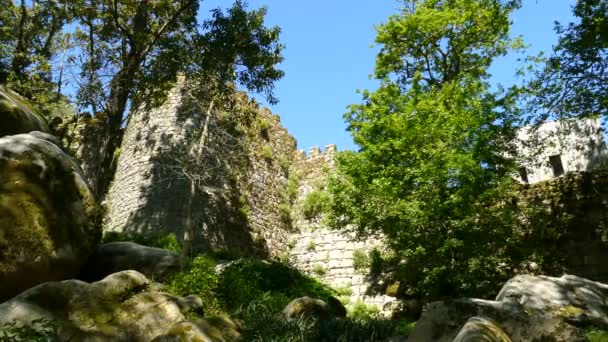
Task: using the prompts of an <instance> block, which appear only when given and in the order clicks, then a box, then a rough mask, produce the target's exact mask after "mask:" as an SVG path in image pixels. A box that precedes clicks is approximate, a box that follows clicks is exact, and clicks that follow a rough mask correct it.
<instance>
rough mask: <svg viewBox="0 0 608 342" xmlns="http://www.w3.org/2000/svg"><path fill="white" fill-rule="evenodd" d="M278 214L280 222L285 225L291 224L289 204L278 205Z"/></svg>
mask: <svg viewBox="0 0 608 342" xmlns="http://www.w3.org/2000/svg"><path fill="white" fill-rule="evenodd" d="M279 212H280V213H281V221H283V222H284V223H285V224H288V225H290V224H291V205H289V203H279Z"/></svg>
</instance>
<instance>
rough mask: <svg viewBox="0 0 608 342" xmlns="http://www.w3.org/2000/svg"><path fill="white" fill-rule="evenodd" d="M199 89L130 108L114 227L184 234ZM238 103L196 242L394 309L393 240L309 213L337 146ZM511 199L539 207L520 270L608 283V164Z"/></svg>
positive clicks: (225, 117) (216, 135)
mask: <svg viewBox="0 0 608 342" xmlns="http://www.w3.org/2000/svg"><path fill="white" fill-rule="evenodd" d="M189 94H191V93H189V92H188V89H187V88H186V87H184V86H179V87H176V88H175V89H173V90H172V91H171V92H170V93H169V94H168V96H167V100H166V102H165V103H164V104H163V105H162V106H161V107H159V108H155V109H145V108H140V109H138V110H136V111H134V112H133V113H132V114H131V115H130V121H129V123H128V125H127V127H126V131H125V134H124V138H123V142H122V146H121V148H120V151H119V152H120V153H116V156H117V157H118V155H119V156H120V157H118V158H117V159H118V162H117V170H116V174H115V177H114V181H113V183H112V185H111V187H110V190H109V192H108V194H107V196H106V200H105V209H106V214H105V219H104V231H105V232H108V231H118V232H139V233H146V234H153V235H155V234H166V233H175V234H176V235H177V237H178V238H181V237H182V235H183V227H184V221H185V216H186V211H185V207H186V203H187V201H188V198H189V197H188V196H189V184H190V179H192V178H189V177H190V176H192V175H191V174H190V176H189V175H188V174H187V172H185V173H184V172H182V171H184V169H185V168H186V166H187V164H188V161H190V163H191V160H192V157H191V156H192V155H191V151H192V146H193V142H195V141H197V138H198V137H199V136H200V132H201V131H202V129H201V127H202V122H204V118H205V117H206V114H205V113H206V109H205V108H208V103H205V99H200V98H196V99H194V100H192V96H190V95H189ZM207 102H208V101H207ZM193 103H194V105H193ZM235 103H237V105H230V106H227V105H226V106H218V107H220V108H221V109H220V110H216V111H213V112H212V115H211V116H210V119H211V120H210V122H211V125H210V126H209V127H210V129H209V137H208V140H207V143H206V146H205V150H204V158H203V162H202V163H201V165H196V167H195V171H196V170H199V169H200V171H201V172H202V173H201V174H203V175H206V176H205V177H203V180H204V181H203V182H202V184H200V186H199V191H198V193H197V197H196V198H195V199H194V204H195V205H194V213H195V215H194V222H196V225H195V227H196V231H195V237H194V238H195V240H194V244H195V246H194V247H195V249H198V250H202V251H208V250H210V249H220V250H224V251H229V252H234V254H237V255H239V256H261V257H267V258H268V257H274V258H278V259H281V260H284V261H288V262H290V263H291V264H292V265H294V266H296V267H297V268H299V269H301V270H303V271H305V272H307V273H309V274H311V275H312V276H314V277H316V278H319V279H321V280H323V281H324V282H326V283H327V284H328V285H330V286H332V287H335V288H340V289H342V290H343V291H341V296H340V297H341V298H340V299H342V300H343V301H344V302H347V304H350V305H354V304H356V303H358V302H363V303H365V304H367V305H374V306H377V308H378V309H379V310H380V311H381V312H383V313H387V314H388V313H389V312H390V311H392V309H393V308H394V307H397V306H398V305H397V304H398V300H397V299H396V298H395V297H392V296H393V295H396V293H397V292H399V291H398V290H399V284H398V283H386V282H385V280H384V279H385V278H386V277H384V276H385V275H383V274H377V272H376V273H374V272H372V271H373V270H372V268H373V267H370V265H372V264H373V260H372V259H373V256H374V255H378V254H380V255H382V254H383V253H388V252H389V251H388V250H386V248H385V246H384V245H383V243H382V240H383V239H382V237H380V236H379V237H376V238H366V239H365V240H363V241H361V240H358V239H357V237H356V236H355V235H354V233H349V232H344V231H335V230H331V229H330V228H329V227H328V226H327V224H325V221H324V219H323V213H322V212H321V213H312V214H311V213H306V210H307V205H308V204H310V203H309V202H310V201H309V199H310V198H311V197H315V196H317V201H322V200H323V196H326V195H324V193H323V189H324V188H325V187H326V185H327V180H328V175H329V174H331V173H332V172H333V171H334V169H335V160H334V157H335V154H336V146H335V145H327V146H326V147H325V151H324V152H322V151H321V149H319V148H313V149H311V150H310V153H309V155H308V156H306V153H304V152H303V151H296V142H295V139H294V138H293V137H292V136H291V135H289V133H288V131H287V130H286V129H285V128H284V127H282V126H281V123H280V120H279V118H278V116H276V115H273V114H272V113H271V112H270V111H269V110H267V109H265V108H261V107H259V106H258V105H257V104H255V103H254V102H253V101H251V100H249V99H248V98H247V96H245V95H244V94H239V95H237V100H236V101H235ZM197 105H198V107H197ZM228 107H229V108H230V109H225V108H228ZM197 108H198V109H197ZM85 162H86V161H85ZM93 162H94V161H91V163H93ZM189 170H190V171H191V172H192V171H193V170H192V169H189ZM313 194H314V195H315V196H312V195H313ZM508 197H509V198H506V199H505V201H504V205H516V206H521V207H524V208H525V209H526V210H524V211H522V212H536V214H534V215H535V216H534V215H533V216H530V217H522V218H521V223H519V226H518V227H520V228H521V229H520V230H518V232H519V233H521V234H525V237H526V239H525V240H526V243H528V244H529V245H527V246H523V247H522V248H523V249H527V250H529V251H530V252H531V254H530V255H532V256H533V257H537V258H538V260H532V259H534V258H532V259H531V260H529V262H527V264H526V265H522V267H521V269H519V270H518V271H519V272H524V273H525V272H532V273H535V272H542V273H545V274H548V275H555V276H560V275H561V274H562V273H563V272H570V273H573V274H576V275H579V276H584V277H587V278H590V279H593V280H595V281H604V282H605V281H608V268H607V267H606V264H605V260H606V259H607V258H608V228H606V227H607V226H606V222H608V216H607V215H608V171H594V172H593V173H576V174H574V173H573V174H568V175H565V176H563V177H559V178H556V179H554V180H551V181H547V182H541V183H538V184H535V185H532V186H530V185H522V186H521V188H520V189H519V190H517V191H514V192H513V193H512V194H509V195H508ZM501 205H502V204H501ZM527 209H530V210H527ZM523 216H526V215H523ZM526 255H528V254H526ZM535 261H538V263H535ZM535 264H538V265H537V266H538V267H536V268H535ZM539 265H540V266H539ZM528 266H529V267H528Z"/></svg>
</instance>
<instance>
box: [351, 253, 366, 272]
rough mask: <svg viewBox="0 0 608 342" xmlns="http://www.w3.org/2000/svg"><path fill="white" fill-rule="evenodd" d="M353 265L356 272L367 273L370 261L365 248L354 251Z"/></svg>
mask: <svg viewBox="0 0 608 342" xmlns="http://www.w3.org/2000/svg"><path fill="white" fill-rule="evenodd" d="M353 267H354V268H355V271H356V272H359V273H367V271H368V270H369V267H370V261H369V256H368V255H367V253H366V252H365V250H363V249H355V251H354V252H353Z"/></svg>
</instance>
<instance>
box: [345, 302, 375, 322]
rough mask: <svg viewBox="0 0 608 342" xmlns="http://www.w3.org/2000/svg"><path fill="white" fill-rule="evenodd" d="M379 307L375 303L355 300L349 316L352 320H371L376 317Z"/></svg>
mask: <svg viewBox="0 0 608 342" xmlns="http://www.w3.org/2000/svg"><path fill="white" fill-rule="evenodd" d="M379 314H380V309H379V308H378V307H377V306H375V305H367V304H365V303H364V302H363V301H360V300H359V301H357V302H356V303H355V305H353V307H352V309H351V311H350V315H349V316H350V317H351V318H352V319H354V320H365V321H368V320H371V319H376V318H378V315H379Z"/></svg>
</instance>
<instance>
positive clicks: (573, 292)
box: [496, 274, 608, 329]
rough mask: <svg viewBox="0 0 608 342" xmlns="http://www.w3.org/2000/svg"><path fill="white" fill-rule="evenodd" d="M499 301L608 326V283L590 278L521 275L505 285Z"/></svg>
mask: <svg viewBox="0 0 608 342" xmlns="http://www.w3.org/2000/svg"><path fill="white" fill-rule="evenodd" d="M496 300H497V301H501V302H509V303H516V304H519V305H522V306H523V307H525V308H526V309H534V310H543V311H547V312H552V313H554V314H555V315H557V316H560V317H563V318H564V319H565V320H567V321H569V322H572V323H575V324H578V325H594V326H597V327H600V328H602V329H608V285H606V284H602V283H598V282H595V281H592V280H589V279H586V278H582V277H577V276H574V275H563V276H561V277H559V278H557V277H548V276H542V275H541V276H536V275H529V274H524V275H518V276H515V277H513V278H511V279H509V280H508V281H507V282H506V283H505V284H504V285H503V287H502V289H501V290H500V292H499V293H498V296H497V297H496Z"/></svg>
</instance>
